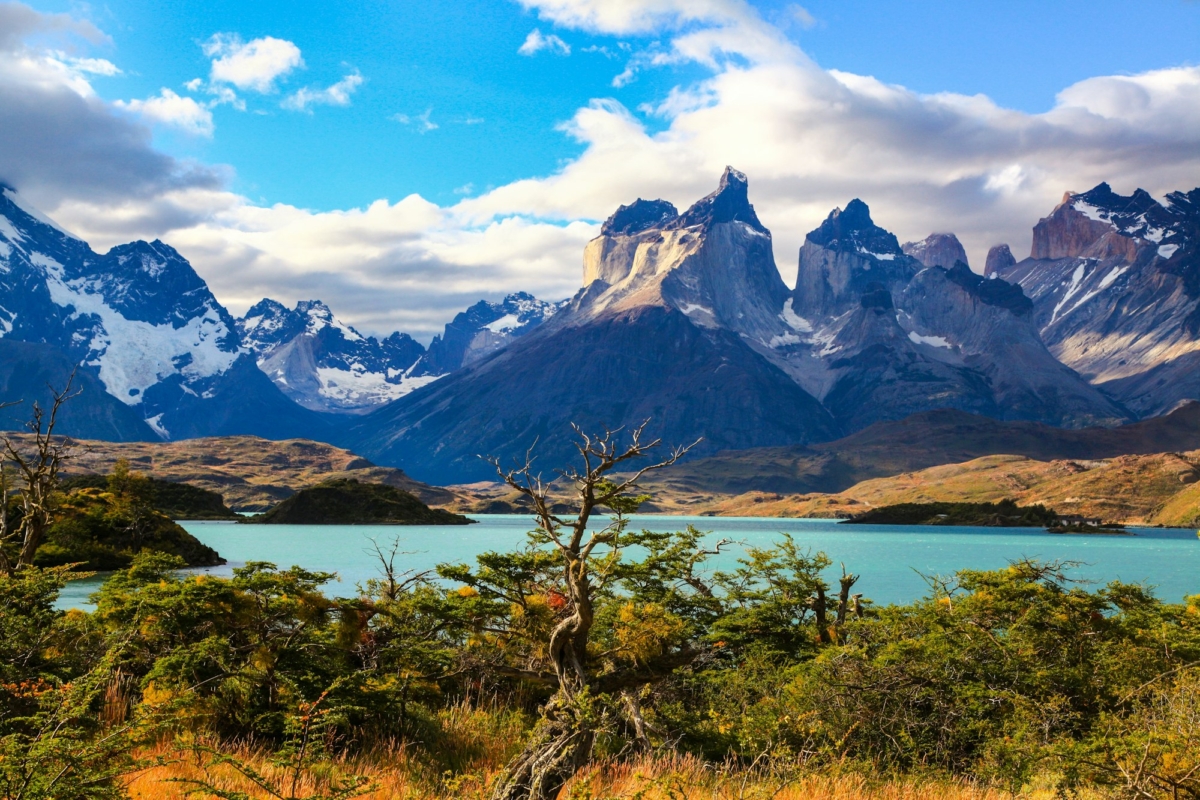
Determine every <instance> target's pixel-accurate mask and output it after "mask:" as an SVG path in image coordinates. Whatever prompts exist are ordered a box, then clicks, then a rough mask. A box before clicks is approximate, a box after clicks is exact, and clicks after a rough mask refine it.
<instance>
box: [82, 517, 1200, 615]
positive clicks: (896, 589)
mask: <svg viewBox="0 0 1200 800" xmlns="http://www.w3.org/2000/svg"><path fill="white" fill-rule="evenodd" d="M475 519H478V520H479V522H478V524H475V525H469V526H404V527H400V526H374V525H345V526H341V525H240V524H236V523H230V522H184V523H182V524H183V526H184V527H185V528H187V530H188V531H190V532H191V533H192V534H193V535H194V536H196V538H198V539H200V540H201V541H202V542H204V543H205V544H207V545H209V546H211V547H214V548H216V549H217V551H218V552H219V553H220V554H221V555H222V556H224V557H225V558H226V559H228V561H229V564H227V565H226V566H223V567H215V568H212V569H208V570H203V571H204V572H209V573H212V574H215V575H228V574H231V572H232V569H233V567H235V566H239V565H241V564H244V563H246V562H247V561H270V562H273V563H275V564H277V565H279V566H280V567H289V566H292V565H294V564H295V565H299V566H301V567H305V568H307V569H312V570H322V571H328V572H336V573H337V574H338V582H337V583H335V584H333V585H332V586H330V587H329V589H328V590H329V592H330V593H331V594H335V595H349V594H352V593H353V592H354V587H355V585H356V584H358V583H361V582H362V581H365V580H367V579H369V578H373V577H377V576H378V562H377V559H376V558H375V556H374V555H373V554H372V552H371V540H372V539H375V540H376V541H378V542H379V544H380V545H381V546H384V547H386V548H389V549H390V546H391V543H392V541H393V540H399V543H400V550H401V551H402V552H403V553H404V554H403V555H401V556H399V557H398V558H397V565H398V566H400V567H401V568H403V569H415V570H426V569H431V568H432V567H433V566H434V565H436V564H438V563H441V562H468V563H469V562H471V561H473V559H474V557H475V555H477V554H478V553H481V552H484V551H486V550H507V549H511V548H514V547H518V546H520V545H521V544H522V543H523V542H524V538H525V533H526V531H528V530H529V528H530V525H531V521H530V519H529V517H527V516H524V515H487V516H483V515H481V516H478V517H475ZM689 523H690V524H693V525H695V526H696V527H697V528H699V529H701V530H705V531H712V538H713V539H717V538H729V539H734V540H737V541H738V542H741V543H744V544H748V545H756V546H766V545H769V544H771V542H773V541H775V540H776V539H778V538H779V535H780V534H781V533H784V532H786V533H790V534H792V536H793V537H794V538H795V539H796V541H797V542H798V543H800V544H801V545H802V546H804V547H808V548H811V549H812V550H813V551H814V552H815V551H824V552H825V553H826V554H827V555H828V556H829V557H830V558H831V559H833V562H834V566H833V568H832V569H831V574H830V578H834V577H835V574H840V568H839V567H838V563H839V562H844V563H845V564H846V568H847V569H848V570H850V571H851V572H856V573H858V574H860V575H861V576H862V577H861V579H860V580H859V583H858V585H857V586H856V587H855V591H861V592H863V594H864V595H865V596H866V597H869V598H871V599H872V600H874V601H875V602H877V603H902V602H908V601H911V600H914V599H916V598H918V597H921V596H922V595H923V594H924V593H925V591H926V589H927V586H926V584H925V582H924V581H923V580H922V579H921V575H920V574H918V573H925V574H936V575H949V574H950V573H953V572H954V571H955V570H958V569H964V568H971V569H992V568H996V567H1003V566H1005V565H1006V564H1008V562H1010V561H1012V560H1014V559H1018V558H1022V557H1029V558H1037V559H1041V560H1045V561H1049V560H1054V559H1060V560H1071V561H1079V562H1083V563H1082V564H1081V566H1079V567H1078V568H1076V569H1075V570H1074V571H1073V572H1072V574H1073V575H1074V576H1076V577H1077V578H1079V579H1084V580H1088V581H1092V582H1093V583H1094V584H1097V585H1102V584H1104V583H1107V582H1108V581H1110V580H1115V579H1120V580H1123V581H1128V582H1134V583H1138V582H1140V583H1146V584H1148V585H1150V586H1153V587H1154V589H1155V593H1156V594H1157V595H1158V597H1160V598H1162V599H1163V600H1167V601H1170V602H1178V601H1179V600H1180V599H1182V598H1183V596H1184V595H1187V594H1200V540H1198V539H1197V537H1196V532H1195V531H1193V530H1179V529H1156V528H1134V529H1131V530H1132V531H1133V532H1135V533H1136V534H1137V535H1136V536H1071V535H1054V534H1049V533H1045V532H1044V531H1041V530H1038V529H1030V528H959V527H944V528H943V527H928V526H895V525H878V526H875V525H838V524H837V523H836V522H835V521H833V520H815V519H773V518H761V517H741V518H733V517H664V516H638V517H634V525H635V526H637V527H642V528H647V529H649V530H654V531H672V530H679V529H681V528H683V527H684V526H686V525H687V524H689ZM738 549H739V548H737V547H735V548H732V549H731V551H730V552H727V553H723V554H722V555H721V556H720V557H718V558H714V559H711V560H710V565H712V566H713V567H717V568H729V567H731V566H733V564H734V562H735V560H736V558H737V555H738V552H737V551H738ZM102 581H103V578H102V577H101V576H97V577H95V578H91V579H88V580H82V581H74V582H72V583H71V584H68V586H67V588H66V589H65V590H64V591H63V594H62V596H61V598H60V602H59V605H60V606H61V607H64V608H85V607H87V605H88V603H87V598H88V595H90V594H91V593H92V592H94V591H95V590H96V589H97V588H98V587H99V585H100V583H101V582H102Z"/></svg>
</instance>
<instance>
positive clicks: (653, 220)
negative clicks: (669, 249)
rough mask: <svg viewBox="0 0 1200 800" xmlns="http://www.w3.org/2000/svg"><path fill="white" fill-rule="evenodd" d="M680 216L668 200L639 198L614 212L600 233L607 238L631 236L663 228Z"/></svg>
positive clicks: (601, 227)
mask: <svg viewBox="0 0 1200 800" xmlns="http://www.w3.org/2000/svg"><path fill="white" fill-rule="evenodd" d="M678 216H679V212H678V211H677V210H676V208H675V206H673V205H672V204H671V203H668V202H667V201H666V200H643V199H642V198H640V197H639V198H638V199H637V200H635V201H633V202H632V203H630V204H629V205H627V206H621V207H619V208H618V209H617V210H616V211H614V212H613V215H612V216H611V217H609V218H608V219H606V220H605V221H604V224H603V225H602V226H600V233H602V234H604V235H605V236H617V235H625V236H629V235H631V234H634V233H641V232H642V231H644V230H648V229H650V228H661V227H663V226H664V225H666V224H667V223H669V222H671V221H672V220H674V219H675V218H676V217H678Z"/></svg>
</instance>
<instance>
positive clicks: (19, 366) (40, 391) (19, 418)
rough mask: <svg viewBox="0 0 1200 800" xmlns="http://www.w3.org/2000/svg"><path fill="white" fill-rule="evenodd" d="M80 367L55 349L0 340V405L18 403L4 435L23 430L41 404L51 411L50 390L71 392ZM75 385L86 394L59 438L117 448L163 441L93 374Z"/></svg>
mask: <svg viewBox="0 0 1200 800" xmlns="http://www.w3.org/2000/svg"><path fill="white" fill-rule="evenodd" d="M76 363H77V362H76V361H75V360H74V359H72V358H71V357H70V356H68V355H67V354H66V353H64V352H63V351H62V350H60V349H59V348H57V347H54V346H53V345H48V344H42V343H34V342H20V341H16V340H14V339H8V338H5V339H0V401H4V402H17V403H18V404H17V405H14V406H10V407H8V408H5V409H2V410H0V430H8V431H13V430H21V429H23V428H24V427H25V423H26V421H28V419H29V414H30V411H31V409H32V407H33V403H35V402H36V403H37V404H38V405H40V406H41V407H42V408H49V407H50V404H51V403H52V402H53V397H52V396H51V394H50V388H49V387H51V386H53V387H54V388H55V389H62V388H63V387H65V386H66V385H67V381H68V380H69V379H70V377H71V370H73V369H74V368H75V366H76ZM74 385H75V387H76V388H77V389H78V390H80V391H81V394H80V395H79V397H76V398H74V399H73V400H71V401H69V402H68V403H67V404H66V405H64V406H63V409H62V413H61V416H60V417H59V420H58V425H57V427H56V428H55V430H56V432H58V433H61V434H63V435H64V436H74V437H76V438H79V439H105V440H108V441H115V442H154V441H158V440H159V436H158V434H156V433H155V432H154V431H153V430H151V428H150V426H149V425H147V424H146V422H145V421H144V420H143V419H142V417H141V415H140V414H138V413H137V411H136V410H135V409H134V408H131V407H130V406H127V405H125V404H124V403H122V402H121V401H120V400H118V399H117V398H115V397H113V396H112V395H110V394H109V393H108V392H106V391H105V390H104V384H103V383H101V382H100V380H99V378H97V377H96V376H95V375H93V374H92V373H91V372H89V371H87V370H80V371H79V372H78V373H77V374H76V376H75V384H74Z"/></svg>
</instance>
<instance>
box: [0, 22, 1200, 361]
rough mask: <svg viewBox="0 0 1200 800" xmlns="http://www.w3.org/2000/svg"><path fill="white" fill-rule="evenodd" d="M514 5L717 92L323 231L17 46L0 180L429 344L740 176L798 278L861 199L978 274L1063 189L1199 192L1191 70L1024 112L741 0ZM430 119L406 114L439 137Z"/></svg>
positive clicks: (243, 303)
mask: <svg viewBox="0 0 1200 800" xmlns="http://www.w3.org/2000/svg"><path fill="white" fill-rule="evenodd" d="M524 4H525V5H526V6H527V7H528V8H530V9H531V10H533V11H535V12H536V13H537V15H538V16H539V17H540V18H541V19H543V20H545V21H546V22H547V23H553V24H556V25H560V26H565V27H568V28H572V29H576V30H580V31H584V32H590V33H604V34H611V35H621V36H624V35H653V36H654V37H655V40H656V41H658V42H659V43H660V44H659V45H658V46H657V47H645V48H643V49H642V50H641V51H640V52H638V53H634V54H632V55H631V63H635V64H636V69H653V68H655V67H656V66H659V65H662V64H667V63H675V62H679V61H684V60H686V61H690V62H693V63H696V64H702V65H705V66H707V67H708V69H709V73H708V77H706V78H705V79H703V80H700V81H697V82H693V83H687V84H682V85H679V86H677V87H675V88H674V89H673V90H671V91H670V92H668V93H666V94H665V95H664V96H662V97H660V98H658V99H657V101H655V102H653V103H651V104H649V105H648V106H646V107H645V108H644V109H640V111H641V112H642V114H643V115H644V114H645V113H650V114H652V115H655V117H656V119H655V120H654V124H653V125H652V126H651V125H648V124H647V123H646V122H645V117H644V116H639V114H638V113H637V112H635V111H631V110H630V109H628V108H626V107H625V106H624V105H622V104H621V103H620V102H618V101H616V100H614V99H611V98H599V99H596V100H593V101H592V102H590V103H588V104H587V105H585V106H584V107H582V108H580V109H578V110H577V111H576V113H575V114H574V115H573V116H572V117H571V119H570V120H569V121H568V122H567V123H566V124H564V125H563V126H562V135H565V136H569V137H572V138H573V139H575V140H576V141H578V142H579V143H580V144H581V146H582V148H581V149H582V153H581V155H579V156H578V157H577V158H575V159H573V160H570V161H567V162H565V163H564V164H563V165H562V166H561V167H560V168H558V169H557V170H555V171H554V172H553V173H551V174H549V175H545V176H539V177H530V178H526V179H523V180H518V181H514V182H512V183H509V184H507V185H504V186H499V187H496V188H492V189H489V190H487V191H485V192H482V193H481V194H478V195H470V196H463V197H462V198H461V199H459V200H458V201H457V202H456V203H454V204H453V205H451V206H448V207H440V206H437V205H435V204H433V203H430V202H428V201H426V200H424V199H422V198H420V197H418V196H415V195H414V196H410V197H406V198H404V199H401V200H399V201H398V202H391V201H387V200H378V201H376V202H374V203H371V204H369V205H368V206H366V207H365V208H362V209H351V210H346V211H330V212H316V211H310V210H306V209H303V208H297V207H294V206H291V205H286V204H276V205H272V206H263V205H260V204H256V203H253V202H251V201H249V200H248V199H246V198H244V197H241V196H239V195H237V194H235V193H233V192H231V191H229V190H228V189H227V188H225V184H222V182H221V174H220V172H219V171H215V170H212V169H209V168H202V167H192V168H190V169H191V170H192V171H190V172H189V168H188V167H187V166H186V165H182V164H180V163H178V162H176V161H173V160H171V159H169V158H166V157H165V156H162V155H161V154H158V153H156V152H155V151H154V150H153V149H152V148H151V147H150V145H149V134H148V131H147V129H146V128H145V127H144V126H141V125H139V124H136V123H135V122H134V121H131V120H129V119H127V118H123V117H121V116H119V115H114V114H113V113H112V109H111V108H109V107H107V106H105V105H104V104H103V103H101V102H100V101H98V100H97V99H96V98H95V97H94V94H88V90H89V89H90V87H89V86H88V85H87V76H86V74H84V73H82V72H81V71H80V69H79V68H78V67H72V66H71V65H70V64H68V63H66V62H65V61H62V60H59V59H55V58H54V57H53V56H52V55H47V54H45V53H41V54H36V53H30V52H28V51H27V50H20V52H17V51H12V52H5V53H0V57H3V58H5V59H7V60H6V61H5V63H4V64H3V65H0V67H2V68H0V178H4V179H6V180H9V181H10V182H13V183H16V185H17V186H18V188H21V189H22V190H24V188H25V186H24V185H23V184H22V181H29V182H31V183H32V184H36V183H37V182H38V181H41V182H43V184H44V185H46V186H50V187H51V188H49V189H45V188H43V189H41V190H39V191H41V195H40V198H41V202H42V204H43V205H44V206H45V208H44V210H45V211H47V212H49V213H51V215H52V216H54V217H55V218H56V219H57V220H59V221H60V222H62V223H63V224H65V225H67V226H68V227H69V228H71V229H73V230H76V231H78V232H79V233H80V234H82V235H85V236H86V237H87V238H88V239H89V240H90V241H93V242H94V243H95V244H96V245H98V246H99V247H101V248H104V247H108V246H111V245H113V244H117V243H119V242H122V241H127V240H128V239H130V238H134V237H143V238H152V237H154V236H158V237H161V238H164V239H165V240H167V241H169V242H171V243H172V244H173V245H175V246H176V247H178V248H179V249H180V251H181V252H183V253H184V254H185V255H186V256H187V257H188V258H189V259H191V260H192V261H193V263H195V265H196V267H197V269H198V271H199V272H200V274H201V275H203V276H204V277H205V278H206V279H207V280H208V281H209V283H210V284H211V285H212V287H213V289H214V291H215V292H216V294H217V296H218V297H219V298H221V299H222V301H224V302H226V303H227V304H229V305H230V307H231V308H232V309H233V310H234V311H238V312H240V311H244V310H245V308H246V307H247V306H248V305H250V304H251V303H253V302H254V301H256V300H258V299H259V298H260V297H262V296H264V295H266V296H272V297H276V298H277V299H280V300H283V301H286V302H289V303H290V302H294V301H295V300H298V299H307V298H308V297H320V298H322V299H324V300H326V301H327V302H329V303H330V304H331V305H332V306H333V308H334V309H335V310H336V311H337V313H338V315H339V316H341V317H342V318H344V319H346V320H347V321H350V322H351V323H353V324H355V325H357V326H361V328H362V329H364V330H368V331H373V332H380V333H386V332H388V331H390V330H394V329H396V328H399V329H402V330H408V331H410V332H412V333H414V334H415V335H423V336H424V338H428V336H429V335H431V334H432V333H433V332H435V331H436V330H437V329H438V328H439V327H440V326H441V325H442V324H444V323H445V322H446V321H447V320H448V319H449V318H450V317H451V316H452V315H453V313H454V312H455V311H457V310H461V308H462V307H464V306H465V305H467V304H469V303H470V302H474V301H475V300H477V299H478V298H479V297H480V296H486V297H499V296H501V295H503V294H504V293H506V292H510V291H515V290H518V289H525V290H529V291H532V292H534V293H535V294H538V295H541V296H544V297H546V298H547V299H557V298H561V297H565V296H568V295H570V294H571V293H573V291H574V290H575V289H577V288H578V286H579V282H580V273H581V270H580V257H581V252H582V248H583V245H584V244H585V243H586V241H587V240H588V239H589V238H590V237H592V236H594V235H595V234H596V232H597V222H598V221H599V220H601V219H603V218H605V217H606V216H607V215H608V214H610V213H611V212H612V211H613V210H614V209H615V208H616V207H617V205H619V204H621V203H628V202H630V201H631V200H632V199H634V198H636V197H647V198H650V197H663V198H665V199H668V200H671V201H672V202H674V203H675V204H676V205H677V206H681V207H682V206H687V205H689V204H690V203H692V202H694V201H695V200H696V199H698V198H699V197H701V196H703V195H704V194H706V193H708V192H710V191H712V189H713V188H714V187H715V185H716V181H717V179H718V177H719V176H720V174H721V170H722V169H723V168H724V167H725V165H726V164H732V165H733V166H735V167H738V168H739V169H742V170H743V171H745V172H747V173H748V174H749V177H750V193H751V200H752V202H754V204H755V206H756V209H757V211H758V213H759V216H760V218H761V219H762V220H763V222H764V223H765V224H766V225H767V226H768V227H769V228H770V229H771V230H772V232H773V234H774V245H775V253H776V259H777V262H778V264H779V267H780V271H781V273H782V275H783V276H784V279H785V280H787V281H789V282H790V281H791V279H792V278H793V277H794V275H795V269H796V251H797V249H798V248H799V246H800V244H801V242H802V241H803V237H804V235H805V233H806V232H807V231H809V230H812V229H813V228H814V227H816V226H817V225H818V224H819V223H820V221H821V220H822V219H823V218H824V217H825V216H826V214H828V213H829V211H830V210H831V209H832V208H833V207H834V206H841V207H845V205H846V203H847V202H848V201H849V200H850V199H852V198H854V197H860V198H862V199H863V200H865V201H866V202H867V203H869V204H870V205H871V209H872V212H873V215H874V216H875V218H876V220H877V221H878V222H879V223H880V224H882V225H884V226H885V227H888V228H890V229H891V230H893V231H894V232H895V233H896V234H897V235H898V236H900V238H901V239H902V240H905V239H916V238H921V237H924V236H925V235H927V234H928V233H929V232H930V231H932V230H953V231H954V232H956V233H957V234H958V235H959V236H960V238H961V239H962V240H963V242H964V244H965V245H966V246H967V249H968V251H969V253H970V255H971V257H972V261H973V263H974V264H975V265H976V266H977V267H978V266H981V262H982V257H983V254H984V252H985V251H986V248H987V247H988V246H990V245H992V244H996V243H999V242H1002V241H1006V242H1008V243H1010V244H1011V245H1012V246H1013V250H1014V252H1017V253H1020V251H1021V250H1022V249H1025V248H1027V247H1028V244H1029V238H1030V236H1029V231H1030V228H1031V227H1032V225H1033V224H1034V223H1035V222H1036V221H1037V219H1038V218H1039V217H1040V216H1043V215H1045V214H1046V213H1047V212H1048V211H1049V210H1050V209H1051V208H1052V207H1053V206H1054V204H1055V203H1056V202H1057V201H1058V199H1059V198H1060V197H1061V196H1062V193H1063V191H1064V190H1068V189H1071V190H1083V189H1087V188H1090V187H1091V186H1093V185H1095V184H1096V183H1098V182H1100V181H1101V180H1107V181H1109V182H1110V183H1112V184H1113V186H1114V188H1116V189H1118V190H1120V191H1122V192H1126V193H1127V192H1129V191H1132V189H1133V188H1135V187H1137V186H1141V187H1144V188H1146V189H1147V190H1149V191H1151V192H1152V193H1155V194H1159V195H1161V194H1162V193H1164V192H1165V191H1168V190H1172V189H1177V188H1191V187H1192V186H1195V185H1197V184H1200V68H1196V67H1179V68H1174V69H1163V70H1156V71H1152V72H1147V73H1144V74H1141V75H1130V76H1109V77H1105V76H1098V77H1095V78H1090V79H1088V80H1085V81H1081V82H1079V83H1077V84H1074V85H1072V86H1069V87H1066V88H1064V89H1063V91H1062V92H1061V93H1060V94H1059V96H1058V100H1057V103H1056V104H1055V106H1054V108H1052V109H1051V110H1050V111H1048V112H1046V113H1043V114H1027V113H1024V112H1020V111H1015V110H1012V109H1006V108H1003V107H1001V106H998V105H997V104H996V103H994V102H993V101H992V100H990V99H989V98H987V97H985V96H966V95H959V94H950V93H943V94H935V95H927V94H920V93H916V92H913V91H911V90H908V89H906V88H904V87H902V86H895V85H891V84H887V83H884V82H882V81H879V80H877V79H875V78H873V77H871V76H864V75H855V74H851V73H846V72H839V71H836V70H826V69H822V68H820V67H819V66H818V65H816V64H814V63H813V62H812V61H811V60H810V59H809V58H808V57H807V56H805V54H804V53H803V52H802V51H801V50H799V49H798V48H797V47H796V46H795V45H794V44H792V43H791V42H789V41H788V39H787V38H786V36H784V35H783V34H782V33H781V32H780V31H779V30H778V29H776V28H774V27H772V26H771V25H769V24H768V23H766V22H764V21H763V20H762V19H761V18H760V16H759V15H758V14H757V12H756V11H754V9H753V8H751V7H750V6H748V5H746V4H745V3H740V2H734V0H640V1H639V2H635V1H634V0H525V2H524ZM2 29H3V28H2V26H0V30H2ZM22 59H24V61H22ZM18 62H20V63H24V64H25V66H11V65H13V64H18ZM279 74H283V73H279ZM276 77H278V76H276ZM229 85H230V86H234V85H236V84H233V83H232V82H230V83H229ZM16 98H23V99H22V100H21V101H20V103H18V102H16ZM47 109H53V110H52V111H51V110H47ZM431 116H432V110H431V109H427V110H426V111H425V113H423V114H418V115H411V116H410V115H407V114H397V115H395V116H394V117H393V119H395V120H396V121H397V122H400V123H401V124H404V125H408V126H410V127H412V128H413V129H414V130H417V131H426V130H433V129H434V128H435V126H436V123H435V122H433V121H432V120H431ZM96 148H98V150H97V149H96ZM96 153H99V154H100V155H96ZM59 161H61V162H62V163H57V162H59ZM6 170H8V171H9V172H6ZM10 174H11V175H13V176H14V177H6V176H7V175H10ZM18 175H19V176H18ZM105 178H107V179H108V180H109V181H111V184H108V185H103V188H100V187H101V185H102V184H104V180H103V179H105Z"/></svg>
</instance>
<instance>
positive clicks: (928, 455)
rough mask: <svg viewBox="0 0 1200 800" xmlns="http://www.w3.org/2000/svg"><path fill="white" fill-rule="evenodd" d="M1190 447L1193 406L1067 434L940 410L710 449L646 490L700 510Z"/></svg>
mask: <svg viewBox="0 0 1200 800" xmlns="http://www.w3.org/2000/svg"><path fill="white" fill-rule="evenodd" d="M1198 448H1200V403H1188V404H1186V405H1184V406H1181V407H1180V408H1178V409H1176V410H1175V411H1173V412H1172V413H1170V414H1167V415H1165V416H1162V417H1155V418H1153V419H1148V420H1144V421H1142V422H1135V423H1133V424H1130V425H1123V426H1121V427H1117V428H1081V429H1077V430H1067V429H1063V428H1054V427H1051V426H1048V425H1041V424H1039V423H1035V422H1002V421H998V420H993V419H989V418H987V417H981V416H976V415H974V414H968V413H966V412H963V411H953V410H948V409H943V410H938V411H927V412H924V413H921V414H914V415H912V416H910V417H906V418H905V419H902V420H899V421H897V422H879V423H876V424H874V425H872V426H870V427H869V428H866V429H864V430H862V431H859V432H858V433H855V434H854V435H852V436H847V437H846V438H844V439H839V440H837V441H834V442H829V443H826V444H815V445H807V446H796V447H767V448H756V449H752V450H739V451H730V452H724V453H718V454H717V455H715V456H711V457H709V458H703V459H697V460H695V461H691V462H686V463H683V464H679V465H677V466H675V467H672V468H671V469H670V470H665V471H664V472H662V473H660V474H657V475H655V476H653V479H652V482H648V484H647V485H648V487H649V488H650V489H651V490H652V491H654V492H655V493H656V494H658V495H661V496H666V495H669V496H671V497H672V498H674V499H675V500H677V501H680V502H683V501H689V500H690V501H691V502H692V503H693V504H695V505H700V504H704V503H706V502H709V501H711V500H713V499H714V498H715V497H717V496H721V495H736V494H742V493H745V492H751V491H759V492H773V493H777V494H806V493H813V492H823V493H834V492H842V491H845V490H846V489H849V488H850V487H851V486H854V485H855V484H858V483H860V482H862V481H865V480H869V479H871V478H883V477H887V476H890V475H898V474H900V473H903V472H912V471H916V470H923V469H926V468H928V467H933V466H937V465H939V464H961V463H962V462H965V461H970V460H972V459H977V458H980V457H983V456H992V455H1019V456H1026V457H1027V458H1031V459H1036V460H1039V461H1053V460H1065V459H1072V460H1078V459H1085V460H1088V459H1090V460H1096V459H1107V458H1114V457H1116V456H1121V455H1130V454H1148V453H1163V452H1169V451H1177V450H1193V449H1198ZM689 496H690V497H689ZM684 504H685V505H686V504H687V503H686V502H684Z"/></svg>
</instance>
